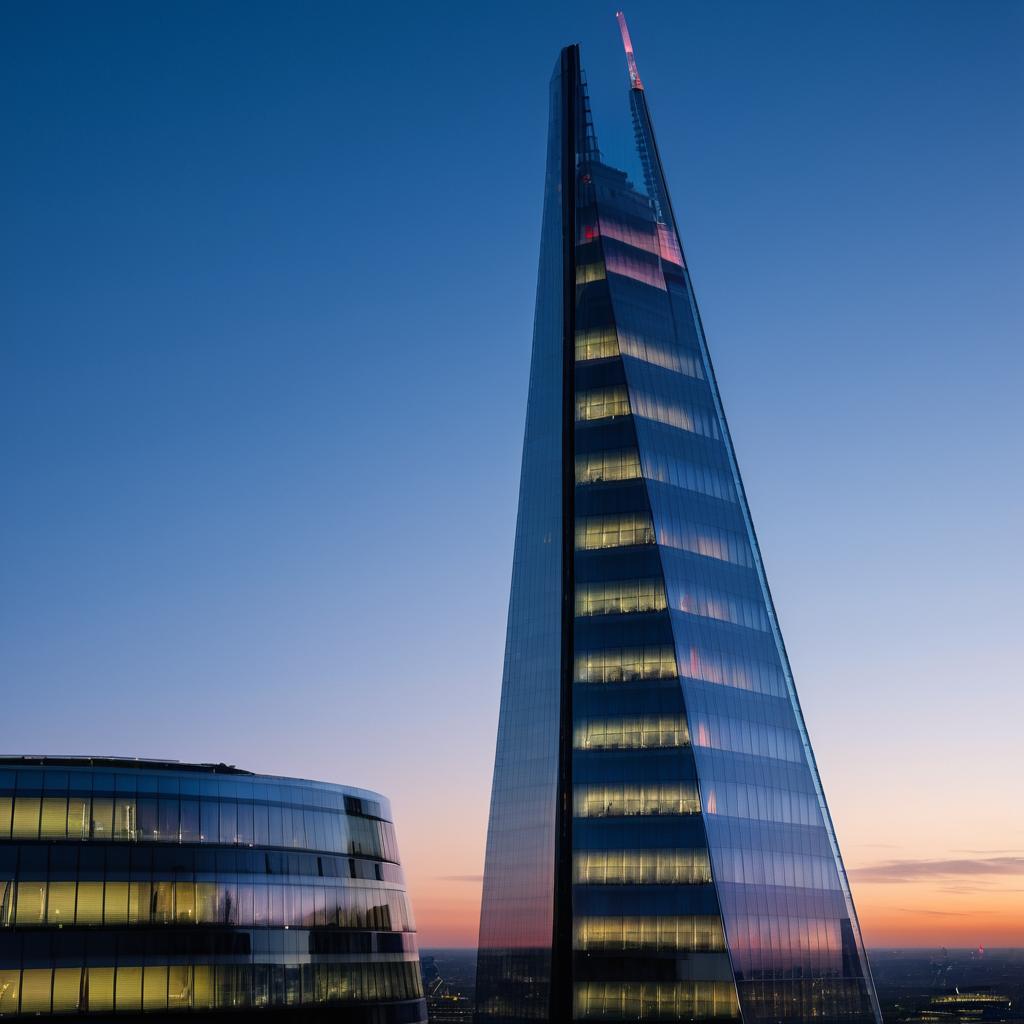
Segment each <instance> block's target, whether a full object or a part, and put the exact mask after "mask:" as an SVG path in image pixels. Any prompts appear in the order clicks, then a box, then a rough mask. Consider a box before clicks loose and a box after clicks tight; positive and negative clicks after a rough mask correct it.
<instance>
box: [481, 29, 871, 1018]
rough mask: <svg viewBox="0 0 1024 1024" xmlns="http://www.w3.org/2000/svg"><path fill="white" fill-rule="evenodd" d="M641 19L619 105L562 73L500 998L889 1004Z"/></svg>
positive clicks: (664, 1008)
mask: <svg viewBox="0 0 1024 1024" xmlns="http://www.w3.org/2000/svg"><path fill="white" fill-rule="evenodd" d="M621 27H622V32H623V41H624V43H625V46H626V57H627V68H628V73H629V84H628V88H624V89H622V95H621V106H620V110H621V114H622V117H621V118H619V119H618V123H617V124H616V123H615V122H616V119H615V117H614V115H610V116H609V119H610V121H611V122H612V123H611V124H609V122H608V121H604V122H600V123H599V124H598V125H597V126H595V122H594V120H593V119H592V117H591V110H590V102H589V92H588V81H587V78H586V76H585V75H584V73H583V70H582V68H581V66H580V52H579V47H577V46H569V47H566V48H565V49H564V50H563V51H562V52H561V54H560V56H559V59H558V61H557V62H556V64H555V68H554V75H553V77H552V80H551V90H550V106H549V110H550V121H549V134H548V147H547V175H546V179H545V181H546V187H545V198H544V213H543V219H542V227H541V248H540V268H539V274H538V286H537V304H536V316H535V321H534V336H533V355H532V362H531V369H530V388H529V399H528V403H527V413H526V432H525V439H524V445H523V460H522V476H521V484H520V494H519V511H518V521H517V526H516V539H515V555H514V558H513V567H512V589H511V597H510V601H509V613H508V632H507V640H506V647H505V664H504V676H503V680H502V691H501V707H500V721H499V725H498V741H497V751H496V755H495V762H494V783H493V788H492V792H491V805H490V823H489V829H488V837H487V852H486V864H485V869H484V882H483V901H482V909H481V917H480V942H479V960H478V970H477V978H476V997H477V1013H478V1015H479V1020H480V1022H481V1024H513V1022H519V1021H550V1022H552V1024H562V1022H565V1021H569V1020H600V1021H603V1022H607V1024H611V1022H613V1021H635V1020H687V1021H708V1020H712V1019H714V1020H728V1019H733V1020H742V1021H743V1022H744V1024H780V1022H782V1024H803V1022H810V1021H814V1022H817V1024H833V1022H843V1024H881V1016H880V1013H879V1008H878V1003H877V999H876V997H875V992H874V988H873V986H872V982H871V977H870V973H869V969H868V962H867V958H866V956H865V953H864V947H863V943H862V941H861V935H860V929H859V927H858V924H857V915H856V913H855V911H854V906H853V901H852V898H851V895H850V889H849V886H848V884H847V877H846V872H845V870H844V868H843V863H842V860H841V858H840V855H839V847H838V844H837V842H836V836H835V831H834V829H833V827H832V821H831V819H830V817H829V812H828V808H827V806H826V803H825V797H824V793H823V791H822V786H821V781H820V779H819V776H818V771H817V767H816V765H815V761H814V756H813V754H812V753H811V746H810V741H809V740H808V736H807V730H806V727H805V724H804V718H803V714H802V713H801V710H800V704H799V701H798V700H797V694H796V689H795V685H794V682H793V676H792V672H791V670H790V664H789V660H788V658H787V655H786V650H785V647H784V645H783V642H782V634H781V632H780V629H779V622H778V619H777V617H776V614H775V608H774V605H773V603H772V598H771V594H770V592H769V589H768V583H767V579H766V576H765V571H764V565H763V564H762V560H761V555H760V551H759V549H758V544H757V539H756V537H755V534H754V528H753V523H752V519H751V515H750V509H749V506H748V504H747V500H746V496H745V494H744V490H743V485H742V483H741V480H740V473H739V468H738V462H737V458H736V453H735V451H734V449H733V445H732V441H731V439H730V434H729V427H728V424H727V422H726V418H725V413H724V411H723V406H722V400H721V396H720V394H719V390H718V386H717V384H716V380H715V374H714V370H713V368H712V363H711V356H710V352H709V348H708V344H707V339H706V338H705V335H704V330H703V327H702V324H701V318H700V315H699V313H698V310H697V302H696V297H695V294H694V289H693V282H692V280H691V278H690V273H689V270H688V268H687V265H686V261H685V259H684V256H683V249H682V245H681V243H680V240H679V234H678V231H677V223H676V218H675V216H674V213H673V209H672V204H671V201H670V199H669V194H668V189H667V187H666V183H665V178H664V174H663V171H662V165H661V159H660V156H659V151H658V146H657V144H656V142H655V137H654V129H653V125H652V122H651V118H650V113H649V109H648V104H647V94H646V92H645V91H644V87H643V85H642V84H641V81H640V76H639V74H638V72H637V68H636V63H635V61H634V59H633V51H632V46H631V44H630V42H629V37H628V33H627V32H626V31H625V24H624V22H623V23H622V25H621ZM691 42H692V43H693V45H699V42H697V41H695V40H694V41H691ZM666 73H668V74H670V73H671V69H669V70H668V71H667V72H666ZM598 94H601V95H603V96H604V97H605V98H606V99H607V97H608V96H609V95H610V94H609V92H608V90H607V89H605V90H604V92H599V93H598ZM603 112H604V113H605V114H606V115H607V114H608V104H607V103H606V107H605V110H604V111H603ZM599 113H601V111H599ZM680 116H682V117H685V116H686V115H685V113H682V114H681V115H680ZM609 129H610V130H609ZM752 159H753V160H754V161H755V162H756V154H752ZM781 329H784V326H782V327H781ZM766 336H767V335H766ZM760 341H763V339H760V340H756V339H755V343H760Z"/></svg>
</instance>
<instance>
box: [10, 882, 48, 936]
mask: <svg viewBox="0 0 1024 1024" xmlns="http://www.w3.org/2000/svg"><path fill="white" fill-rule="evenodd" d="M15 920H16V921H17V923H18V924H19V925H21V926H26V925H37V924H43V922H45V921H46V883H45V882H19V883H18V909H17V916H16V918H15Z"/></svg>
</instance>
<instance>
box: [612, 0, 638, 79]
mask: <svg viewBox="0 0 1024 1024" xmlns="http://www.w3.org/2000/svg"><path fill="white" fill-rule="evenodd" d="M615 20H616V21H617V22H618V23H619V31H620V32H621V33H622V47H623V49H624V50H625V51H626V66H627V67H628V68H629V84H630V86H631V87H632V88H634V89H639V90H640V91H641V92H643V89H644V85H643V82H641V81H640V72H639V71H637V69H636V58H635V57H634V56H633V42H632V40H631V39H630V38H629V28H628V26H627V25H626V16H625V15H624V14H623V13H622V11H616V12H615Z"/></svg>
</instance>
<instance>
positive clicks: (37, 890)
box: [0, 757, 427, 1024]
mask: <svg viewBox="0 0 1024 1024" xmlns="http://www.w3.org/2000/svg"><path fill="white" fill-rule="evenodd" d="M231 1013H235V1014H236V1015H241V1016H244V1015H246V1014H254V1015H258V1017H259V1018H260V1019H277V1018H278V1017H281V1018H287V1019H289V1020H299V1021H314V1020H316V1021H319V1020H328V1019H329V1020H332V1021H339V1022H340V1021H353V1022H354V1021H359V1022H367V1024H371V1022H372V1024H407V1022H410V1024H411V1022H422V1021H426V1019H427V1014H426V1006H425V1003H424V1001H423V992H422V985H421V981H420V974H419V956H418V953H417V949H416V935H415V925H414V923H413V918H412V912H411V909H410V906H409V901H408V899H407V897H406V894H405V888H404V882H403V876H402V869H401V866H400V864H399V859H398V847H397V845H396V843H395V832H394V826H393V825H392V822H391V808H390V805H389V804H388V801H387V800H386V799H385V798H384V797H382V796H380V795H378V794H376V793H370V792H367V791H366V790H361V789H352V788H349V787H346V786H334V785H329V784H327V783H323V782H309V781H305V780H301V779H286V778H272V777H268V776H262V775H253V774H252V773H250V772H246V771H241V770H239V769H237V768H234V767H228V766H227V765H222V764H221V765H188V764H178V763H175V762H162V761H138V760H121V759H110V758H79V757H60V758H57V757H43V758H27V757H3V758H0V1017H2V1016H11V1017H14V1016H19V1015H20V1016H30V1015H40V1014H42V1015H47V1014H53V1015H57V1014H81V1015H88V1016H90V1018H92V1019H101V1020H102V1019H105V1018H106V1017H107V1016H116V1017H117V1018H118V1019H123V1017H124V1015H126V1014H127V1015H140V1014H141V1015H144V1016H145V1017H146V1019H147V1020H148V1019H154V1018H156V1019H159V1018H160V1017H161V1016H165V1015H166V1016H176V1017H177V1016H180V1015H182V1014H184V1015H188V1016H190V1017H191V1018H193V1019H194V1018H197V1017H198V1018H199V1019H207V1018H209V1019H221V1018H223V1017H224V1015H225V1014H231Z"/></svg>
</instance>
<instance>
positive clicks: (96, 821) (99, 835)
mask: <svg viewBox="0 0 1024 1024" xmlns="http://www.w3.org/2000/svg"><path fill="white" fill-rule="evenodd" d="M113 831H114V801H113V799H111V798H110V797H107V796H96V797H93V800H92V837H93V839H110V838H111V836H112V835H113Z"/></svg>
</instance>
